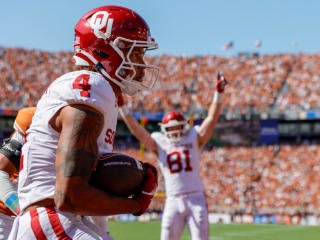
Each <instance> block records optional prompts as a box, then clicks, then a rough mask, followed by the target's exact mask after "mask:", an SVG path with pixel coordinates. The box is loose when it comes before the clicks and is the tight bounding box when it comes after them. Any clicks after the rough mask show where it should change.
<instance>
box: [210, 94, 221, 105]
mask: <svg viewBox="0 0 320 240" xmlns="http://www.w3.org/2000/svg"><path fill="white" fill-rule="evenodd" d="M212 101H213V103H215V104H217V103H221V102H222V101H221V97H220V93H219V92H217V91H215V93H214V96H213V99H212Z"/></svg>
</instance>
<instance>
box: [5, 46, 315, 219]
mask: <svg viewBox="0 0 320 240" xmlns="http://www.w3.org/2000/svg"><path fill="white" fill-rule="evenodd" d="M71 59H72V52H45V51H39V50H26V49H20V48H1V47H0V80H1V83H2V88H1V89H2V91H1V92H0V108H12V109H19V108H21V107H25V106H34V105H35V104H36V102H37V99H38V98H39V97H40V95H41V94H42V93H43V92H44V91H45V89H46V88H47V86H48V85H49V84H50V82H51V81H52V80H54V79H55V78H56V77H58V76H60V75H61V74H63V73H65V72H68V71H71V70H72V68H73V63H72V61H71ZM147 60H148V61H150V62H155V63H156V64H157V65H159V66H160V68H161V70H160V75H159V80H158V82H157V84H156V86H155V89H154V90H153V91H152V92H151V93H150V94H146V95H142V96H139V97H136V98H135V99H133V100H134V101H129V104H128V107H129V108H130V109H131V110H132V111H134V112H147V113H163V112H165V111H167V110H172V109H178V110H180V111H182V112H184V113H185V114H186V115H193V116H194V117H195V118H197V117H201V115H202V114H203V113H204V112H205V111H206V109H207V107H208V105H209V103H210V102H211V100H212V95H213V94H212V92H213V88H214V86H213V85H214V84H213V82H214V76H215V73H216V71H217V70H220V71H222V72H223V73H224V74H225V76H226V78H227V79H228V81H229V83H230V84H229V87H228V91H227V92H226V102H225V107H224V109H223V115H224V116H225V119H226V120H228V119H233V118H237V117H238V116H241V115H247V114H265V113H267V114H278V115H281V114H285V113H287V112H290V111H294V112H296V113H297V115H301V114H303V112H305V111H308V110H312V109H316V110H319V109H320V98H319V95H320V77H319V76H320V75H319V72H320V56H319V54H316V53H315V54H278V55H263V56H259V55H250V56H248V55H245V54H243V55H239V56H230V57H221V56H193V57H183V56H169V55H160V56H153V57H149V58H148V59H147ZM121 150H122V151H123V152H124V153H127V154H130V155H133V156H136V157H137V158H141V156H140V154H141V151H140V150H139V149H137V148H127V149H121ZM144 157H149V158H155V156H153V155H151V154H150V153H147V152H146V153H145V155H144ZM202 157H203V161H202V172H201V174H202V176H203V177H204V182H205V184H206V189H207V195H208V205H209V209H210V211H211V212H227V213H235V212H238V213H241V214H242V213H243V214H244V213H246V214H254V213H257V212H260V213H261V212H262V213H273V214H275V213H276V214H281V213H286V214H288V215H295V216H298V215H301V214H313V215H316V216H318V215H319V216H320V193H319V189H320V164H319V162H320V148H319V145H316V144H310V143H309V144H302V145H298V146H296V145H281V144H279V145H269V146H256V147H251V146H248V147H245V146H233V147H223V148H214V149H212V150H206V151H204V152H203V153H202ZM163 197H164V189H163V183H162V184H160V189H159V191H158V195H157V197H156V198H155V199H154V201H153V203H152V207H153V208H154V209H162V208H163V202H164V201H163Z"/></svg>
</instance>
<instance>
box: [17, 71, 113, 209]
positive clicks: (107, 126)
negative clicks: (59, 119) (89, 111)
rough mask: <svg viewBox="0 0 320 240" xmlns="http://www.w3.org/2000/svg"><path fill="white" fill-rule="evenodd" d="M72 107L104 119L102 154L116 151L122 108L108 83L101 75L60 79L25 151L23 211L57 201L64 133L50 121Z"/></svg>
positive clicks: (42, 108)
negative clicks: (79, 106) (57, 163)
mask: <svg viewBox="0 0 320 240" xmlns="http://www.w3.org/2000/svg"><path fill="white" fill-rule="evenodd" d="M71 104H84V105H88V106H90V107H93V108H95V109H97V110H98V111H100V112H101V113H102V114H103V115H104V128H103V130H102V132H101V135H100V136H99V138H98V147H99V154H102V153H106V152H111V151H112V150H113V141H114V136H115V131H116V123H117V116H118V106H117V99H116V96H115V94H114V92H113V90H112V88H111V86H110V84H109V83H108V81H106V80H105V79H104V78H103V77H102V75H101V74H99V73H96V72H91V71H87V70H81V71H75V72H70V73H67V74H65V75H63V76H61V77H59V78H58V79H56V80H55V81H54V82H52V83H51V85H50V86H49V87H48V89H47V90H46V92H45V93H44V94H43V96H42V97H41V99H40V101H39V102H38V104H37V108H36V112H35V115H34V117H33V120H32V124H31V126H30V128H29V129H28V131H27V138H26V140H27V141H26V143H25V144H24V146H23V148H22V154H23V163H22V164H23V165H22V166H23V167H22V169H21V171H20V175H19V187H18V195H19V199H20V209H21V211H23V209H24V208H25V207H27V206H29V205H30V204H32V203H34V202H37V201H39V200H42V199H45V198H53V195H54V185H55V176H56V175H55V159H56V150H57V145H58V140H59V136H60V133H59V132H57V131H55V130H54V129H52V127H51V126H50V124H49V120H50V119H51V118H52V117H53V116H54V115H55V114H56V113H57V112H58V111H59V110H60V109H61V108H63V107H65V106H67V105H71ZM39 169H41V171H39Z"/></svg>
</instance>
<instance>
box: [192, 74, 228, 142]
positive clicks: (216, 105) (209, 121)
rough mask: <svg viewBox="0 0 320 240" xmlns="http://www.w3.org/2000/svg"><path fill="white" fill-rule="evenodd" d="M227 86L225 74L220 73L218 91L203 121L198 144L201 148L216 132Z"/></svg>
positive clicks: (216, 90)
mask: <svg viewBox="0 0 320 240" xmlns="http://www.w3.org/2000/svg"><path fill="white" fill-rule="evenodd" d="M227 84H228V82H227V80H226V79H225V78H224V76H223V74H222V73H220V72H218V73H217V77H216V89H215V92H214V96H213V99H212V102H211V104H210V107H209V110H208V115H207V117H206V118H205V119H204V120H203V122H202V124H201V125H200V128H199V134H198V142H199V147H200V148H203V147H204V145H206V143H207V142H208V141H209V139H210V137H211V135H212V133H213V131H214V128H215V126H216V124H217V122H218V120H219V115H220V111H221V108H222V102H223V95H224V90H225V86H226V85H227Z"/></svg>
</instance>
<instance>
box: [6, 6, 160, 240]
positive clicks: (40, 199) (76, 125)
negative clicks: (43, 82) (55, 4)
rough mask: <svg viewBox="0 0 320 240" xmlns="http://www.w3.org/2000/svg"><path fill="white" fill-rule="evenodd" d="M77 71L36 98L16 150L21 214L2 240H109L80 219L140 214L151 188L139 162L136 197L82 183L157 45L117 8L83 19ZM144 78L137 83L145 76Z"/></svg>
mask: <svg viewBox="0 0 320 240" xmlns="http://www.w3.org/2000/svg"><path fill="white" fill-rule="evenodd" d="M74 39H75V41H74V60H75V64H76V66H79V70H77V71H73V72H69V73H66V74H64V75H62V76H61V77H59V78H58V79H56V80H55V81H53V82H52V83H51V84H50V86H49V87H48V89H47V90H46V92H45V93H44V94H43V96H42V97H41V98H40V100H39V102H38V104H37V109H36V112H35V114H34V117H33V119H32V123H31V126H30V128H29V129H28V130H27V134H26V142H25V144H24V145H23V147H22V156H21V158H22V163H21V170H20V174H19V184H18V196H19V201H20V210H21V214H20V215H19V216H17V217H16V219H15V221H14V225H13V228H12V231H11V233H10V236H9V239H11V240H14V239H88V240H90V239H108V238H109V237H108V236H107V234H106V233H104V232H102V231H100V229H97V228H95V227H94V226H92V225H89V224H88V223H87V221H86V218H82V215H85V216H88V215H89V216H108V215H115V214H122V213H131V214H134V215H141V214H142V213H144V212H145V210H146V209H147V207H148V206H149V204H150V202H151V200H152V198H153V194H154V192H155V190H156V187H157V172H156V169H155V168H154V167H153V166H152V165H148V164H146V165H145V166H146V174H147V177H146V180H145V182H144V184H143V187H142V191H141V192H140V193H138V194H135V195H134V196H133V197H132V198H125V197H117V196H112V195H110V194H107V193H105V192H103V191H100V190H98V189H97V188H94V187H92V186H90V185H89V184H88V182H89V178H90V175H91V173H92V171H93V170H94V168H95V166H96V163H97V161H98V156H99V155H100V154H103V153H108V152H112V150H113V141H114V136H115V130H116V124H117V115H118V106H117V97H118V96H119V95H120V94H121V93H125V94H128V95H134V94H136V93H137V92H139V91H143V90H150V89H151V88H152V87H153V85H154V83H155V81H156V78H157V72H158V68H157V67H156V66H152V65H147V64H146V63H145V62H144V60H143V58H144V55H145V53H146V52H147V51H148V50H152V49H156V48H157V44H156V42H155V41H154V39H153V38H151V36H150V30H149V27H148V25H147V24H146V22H145V21H144V20H143V18H142V17H140V16H139V15H138V14H137V13H136V12H134V11H132V10H130V9H127V8H124V7H120V6H102V7H99V8H96V9H93V10H91V11H89V12H88V13H86V14H85V15H84V16H83V17H82V18H81V19H80V20H79V21H78V23H77V24H76V26H75V38H74ZM147 70H150V71H151V73H150V74H148V75H147V74H146V75H147V76H149V78H144V76H145V71H147Z"/></svg>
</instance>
